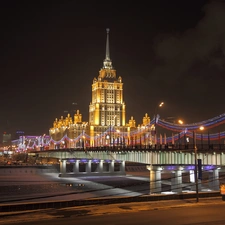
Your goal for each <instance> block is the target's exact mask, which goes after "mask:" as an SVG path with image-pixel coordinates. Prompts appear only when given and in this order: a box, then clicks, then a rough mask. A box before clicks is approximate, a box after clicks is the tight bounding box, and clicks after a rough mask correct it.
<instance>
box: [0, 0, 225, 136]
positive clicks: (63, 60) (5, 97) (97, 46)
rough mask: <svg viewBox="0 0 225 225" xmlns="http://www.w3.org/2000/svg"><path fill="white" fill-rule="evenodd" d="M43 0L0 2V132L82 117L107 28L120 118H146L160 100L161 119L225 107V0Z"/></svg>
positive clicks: (43, 128) (42, 128)
mask: <svg viewBox="0 0 225 225" xmlns="http://www.w3.org/2000/svg"><path fill="white" fill-rule="evenodd" d="M28 2H30V3H28ZM41 2H46V1H26V3H25V1H4V2H1V7H0V8H1V9H0V16H1V26H0V29H1V36H0V38H1V46H0V56H1V60H0V70H1V71H0V72H1V82H0V93H1V108H0V132H3V131H5V130H7V131H8V132H11V133H13V132H15V131H16V130H17V129H21V130H23V131H25V134H27V135H42V134H44V133H46V134H48V131H49V128H50V127H52V124H53V121H54V120H55V118H60V116H61V115H64V116H66V113H65V112H64V111H66V110H69V111H70V110H74V109H79V110H80V112H81V113H82V115H83V120H84V121H88V120H89V118H88V111H89V104H90V102H91V85H92V82H93V78H94V77H97V76H98V73H99V70H100V68H101V67H102V66H103V60H104V58H105V45H106V28H110V34H109V35H110V36H109V44H110V57H111V60H112V63H113V66H114V68H115V69H116V70H117V77H118V76H121V77H122V79H123V80H122V81H123V83H124V101H125V104H126V120H127V121H126V122H128V121H129V119H130V117H131V116H133V117H134V119H135V120H136V123H137V124H139V123H141V122H142V117H143V116H144V115H145V113H148V114H149V116H150V118H153V115H154V111H155V108H156V106H157V104H158V103H159V102H161V101H164V102H165V105H164V107H163V108H160V110H159V112H158V113H159V115H160V118H161V119H162V118H167V117H175V118H179V119H182V120H184V121H185V123H194V122H200V121H203V120H207V119H210V118H213V117H215V116H218V115H220V114H222V113H224V108H225V106H224V96H225V1H202V0H198V1H196V0H193V1H192V0H190V1H180V0H179V1H178V0H177V1H173V0H171V1H168V0H157V1H154V2H153V1H150V2H149V4H148V5H146V1H143V2H142V1H139V2H132V1H130V2H129V4H124V3H123V4H122V3H120V4H118V3H117V4H116V3H114V1H105V2H102V1H90V2H92V3H87V2H88V1H83V2H82V1H66V0H64V1H52V2H54V3H52V4H42V3H41ZM57 2H61V3H57ZM98 2H99V3H98ZM72 103H76V104H74V105H72Z"/></svg>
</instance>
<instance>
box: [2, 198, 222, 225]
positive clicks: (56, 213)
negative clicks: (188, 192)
mask: <svg viewBox="0 0 225 225" xmlns="http://www.w3.org/2000/svg"><path fill="white" fill-rule="evenodd" d="M201 201H202V202H199V203H196V202H195V201H194V200H193V199H191V200H182V201H181V200H179V201H176V200H170V201H159V202H145V203H121V204H113V205H102V206H85V207H73V208H65V209H49V210H41V211H36V212H30V213H29V212H23V213H19V214H17V213H16V214H11V215H8V216H4V217H2V216H1V217H0V224H4V225H6V224H14V225H19V224H23V225H28V224H32V225H45V224H46V225H47V224H54V225H61V224H64V225H70V224H71V225H72V224H73V225H74V224H82V225H90V224H92V225H93V224H99V225H100V224H107V225H114V224H116V225H128V224H129V225H137V224H138V225H149V224H151V225H161V224H162V225H224V224H225V215H224V208H225V201H222V200H221V199H218V198H217V199H207V200H201Z"/></svg>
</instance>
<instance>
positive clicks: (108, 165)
mask: <svg viewBox="0 0 225 225" xmlns="http://www.w3.org/2000/svg"><path fill="white" fill-rule="evenodd" d="M80 163H83V164H85V165H84V166H83V171H80ZM93 164H94V165H93ZM115 164H116V167H115ZM118 164H119V165H118ZM76 175H126V172H125V161H120V162H115V160H107V161H105V160H92V159H89V160H86V161H82V160H80V159H76V160H73V169H72V172H67V159H61V160H60V175H59V176H64V177H65V176H76Z"/></svg>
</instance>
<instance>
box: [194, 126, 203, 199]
mask: <svg viewBox="0 0 225 225" xmlns="http://www.w3.org/2000/svg"><path fill="white" fill-rule="evenodd" d="M199 129H200V130H201V131H202V130H204V129H205V128H204V127H203V126H200V127H199ZM193 140H194V152H195V188H196V202H199V194H198V163H197V160H198V159H197V150H198V149H197V145H196V133H195V131H193Z"/></svg>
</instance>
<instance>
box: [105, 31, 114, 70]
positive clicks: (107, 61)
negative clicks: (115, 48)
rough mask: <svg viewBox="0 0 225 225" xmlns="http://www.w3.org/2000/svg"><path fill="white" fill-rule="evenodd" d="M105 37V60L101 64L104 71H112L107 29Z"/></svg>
mask: <svg viewBox="0 0 225 225" xmlns="http://www.w3.org/2000/svg"><path fill="white" fill-rule="evenodd" d="M106 33H107V37H106V53H105V60H104V62H103V68H104V69H112V61H111V59H110V54H109V28H107V29H106Z"/></svg>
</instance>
